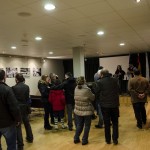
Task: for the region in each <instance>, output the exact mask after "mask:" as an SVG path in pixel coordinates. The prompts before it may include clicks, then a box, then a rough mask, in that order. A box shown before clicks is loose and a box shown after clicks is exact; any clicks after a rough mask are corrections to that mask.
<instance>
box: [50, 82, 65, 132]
mask: <svg viewBox="0 0 150 150" xmlns="http://www.w3.org/2000/svg"><path fill="white" fill-rule="evenodd" d="M59 84H61V82H60V80H59V79H56V80H55V85H59ZM49 102H50V103H51V104H52V108H53V114H54V124H55V126H54V127H55V129H56V130H58V121H59V118H60V121H61V125H62V129H65V128H66V126H65V125H64V113H65V104H66V103H65V96H64V91H63V90H50V94H49Z"/></svg>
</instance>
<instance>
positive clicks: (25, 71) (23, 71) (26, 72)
mask: <svg viewBox="0 0 150 150" xmlns="http://www.w3.org/2000/svg"><path fill="white" fill-rule="evenodd" d="M20 73H21V74H22V75H23V76H24V78H30V68H20Z"/></svg>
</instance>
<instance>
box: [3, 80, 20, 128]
mask: <svg viewBox="0 0 150 150" xmlns="http://www.w3.org/2000/svg"><path fill="white" fill-rule="evenodd" d="M20 121H21V116H20V110H19V106H18V104H17V100H16V98H15V95H14V93H13V91H12V89H11V88H10V87H9V86H7V85H6V84H5V83H3V82H0V129H1V128H6V127H9V126H11V125H13V124H15V122H20Z"/></svg>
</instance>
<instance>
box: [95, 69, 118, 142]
mask: <svg viewBox="0 0 150 150" xmlns="http://www.w3.org/2000/svg"><path fill="white" fill-rule="evenodd" d="M96 93H97V94H99V98H100V99H99V100H100V105H101V109H102V114H103V119H104V125H105V140H106V143H107V144H111V130H110V125H111V124H110V122H112V128H113V133H112V140H113V143H114V144H115V145H117V144H118V137H119V131H118V117H119V86H118V81H117V79H115V78H112V77H111V76H110V74H109V71H108V70H106V69H104V70H102V71H101V79H100V80H99V81H98V82H97V88H96Z"/></svg>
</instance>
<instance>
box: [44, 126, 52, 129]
mask: <svg viewBox="0 0 150 150" xmlns="http://www.w3.org/2000/svg"><path fill="white" fill-rule="evenodd" d="M44 128H45V130H52V128H53V127H52V126H47V127H44Z"/></svg>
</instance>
